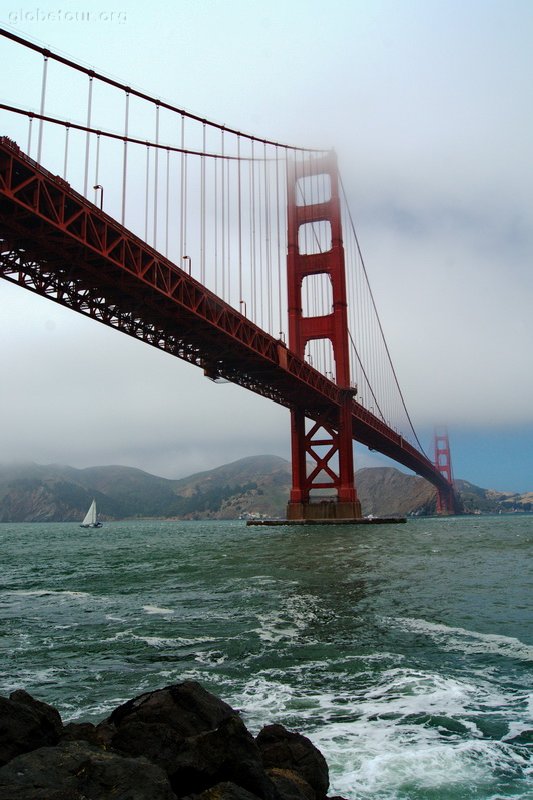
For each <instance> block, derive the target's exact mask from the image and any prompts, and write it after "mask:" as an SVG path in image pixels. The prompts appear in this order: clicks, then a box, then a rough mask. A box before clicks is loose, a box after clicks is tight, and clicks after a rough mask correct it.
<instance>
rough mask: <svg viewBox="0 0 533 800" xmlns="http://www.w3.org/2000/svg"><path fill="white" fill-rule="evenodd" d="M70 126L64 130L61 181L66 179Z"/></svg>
mask: <svg viewBox="0 0 533 800" xmlns="http://www.w3.org/2000/svg"><path fill="white" fill-rule="evenodd" d="M69 132H70V126H69V125H67V127H66V128H65V160H64V162H63V180H64V181H66V179H67V166H68V139H69Z"/></svg>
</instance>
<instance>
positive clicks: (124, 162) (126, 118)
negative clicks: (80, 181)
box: [121, 92, 130, 225]
mask: <svg viewBox="0 0 533 800" xmlns="http://www.w3.org/2000/svg"><path fill="white" fill-rule="evenodd" d="M129 116H130V93H129V92H126V109H125V111H124V153H123V156H122V218H121V220H122V224H123V225H125V224H126V182H127V172H128V131H129Z"/></svg>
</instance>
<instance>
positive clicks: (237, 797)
mask: <svg viewBox="0 0 533 800" xmlns="http://www.w3.org/2000/svg"><path fill="white" fill-rule="evenodd" d="M195 800H257V795H255V794H251V793H250V792H247V791H246V789H243V788H242V786H237V784H236V783H231V782H230V781H224V782H223V783H217V785H216V786H211V788H210V789H206V790H205V792H202V793H201V794H199V795H196V798H195Z"/></svg>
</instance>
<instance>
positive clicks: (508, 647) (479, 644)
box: [382, 617, 533, 661]
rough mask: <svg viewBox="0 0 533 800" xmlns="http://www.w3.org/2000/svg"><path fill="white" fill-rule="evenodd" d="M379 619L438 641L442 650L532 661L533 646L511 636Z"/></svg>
mask: <svg viewBox="0 0 533 800" xmlns="http://www.w3.org/2000/svg"><path fill="white" fill-rule="evenodd" d="M382 621H383V622H385V623H386V624H387V625H388V626H391V627H400V628H402V629H404V630H409V631H413V632H414V633H422V634H425V635H427V636H430V637H431V638H432V639H434V640H435V641H437V642H438V644H439V645H440V646H441V647H442V648H443V649H444V650H454V651H457V650H459V651H462V652H464V653H470V654H481V655H498V656H506V657H507V658H515V659H518V660H519V661H533V647H532V646H531V645H528V644H525V643H524V642H521V641H520V639H515V638H514V637H512V636H502V635H501V634H495V633H479V632H478V631H469V630H467V629H466V628H456V627H450V626H448V625H443V624H439V623H435V622H427V620H424V619H411V618H409V617H398V618H388V617H384V618H383V620H382Z"/></svg>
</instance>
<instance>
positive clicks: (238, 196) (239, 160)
mask: <svg viewBox="0 0 533 800" xmlns="http://www.w3.org/2000/svg"><path fill="white" fill-rule="evenodd" d="M237 159H238V160H237V183H238V186H237V205H238V211H237V214H238V227H239V311H240V312H241V313H242V310H243V308H242V304H243V302H244V299H243V296H242V189H241V137H240V136H237Z"/></svg>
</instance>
